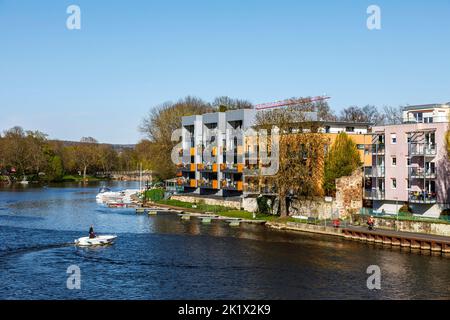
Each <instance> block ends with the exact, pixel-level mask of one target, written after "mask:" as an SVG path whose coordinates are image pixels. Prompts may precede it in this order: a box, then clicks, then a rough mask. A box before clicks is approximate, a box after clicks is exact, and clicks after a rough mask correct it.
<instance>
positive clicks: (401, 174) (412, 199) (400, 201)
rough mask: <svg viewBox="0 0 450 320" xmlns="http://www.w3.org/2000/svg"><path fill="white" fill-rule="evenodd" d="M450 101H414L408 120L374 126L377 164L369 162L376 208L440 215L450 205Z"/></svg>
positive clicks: (368, 194) (369, 188)
mask: <svg viewBox="0 0 450 320" xmlns="http://www.w3.org/2000/svg"><path fill="white" fill-rule="evenodd" d="M449 110H450V106H449V105H426V106H412V107H408V108H406V109H405V111H404V114H403V116H404V123H402V124H399V125H388V126H377V127H374V128H373V129H372V134H373V140H372V167H369V168H365V175H364V176H365V182H364V184H365V192H364V197H365V199H366V200H370V201H371V202H372V207H373V209H374V211H375V212H380V213H387V214H396V213H397V211H398V209H399V208H400V207H401V206H403V205H405V204H408V205H409V207H410V208H411V209H412V210H413V214H415V215H421V216H428V217H439V216H440V214H441V212H442V210H444V209H446V208H449V207H450V162H449V158H448V154H447V145H446V134H447V130H449V120H448V117H449Z"/></svg>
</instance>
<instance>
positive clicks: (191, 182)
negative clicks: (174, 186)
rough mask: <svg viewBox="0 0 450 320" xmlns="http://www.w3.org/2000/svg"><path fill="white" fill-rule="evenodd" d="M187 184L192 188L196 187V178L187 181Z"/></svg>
mask: <svg viewBox="0 0 450 320" xmlns="http://www.w3.org/2000/svg"><path fill="white" fill-rule="evenodd" d="M189 185H190V186H191V187H192V188H196V187H197V180H194V179H192V180H191V181H189Z"/></svg>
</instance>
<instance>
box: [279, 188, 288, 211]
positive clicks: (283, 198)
mask: <svg viewBox="0 0 450 320" xmlns="http://www.w3.org/2000/svg"><path fill="white" fill-rule="evenodd" d="M278 196H279V197H280V217H281V218H284V217H287V215H288V214H287V206H286V192H284V190H280V193H279V195H278Z"/></svg>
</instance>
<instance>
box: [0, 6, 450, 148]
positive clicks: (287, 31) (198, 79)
mask: <svg viewBox="0 0 450 320" xmlns="http://www.w3.org/2000/svg"><path fill="white" fill-rule="evenodd" d="M71 4H76V5H78V6H79V7H80V8H81V30H72V31H71V30H68V29H67V28H66V19H67V17H68V14H67V13H66V9H67V7H68V6H69V5H71ZM371 4H376V5H378V6H379V7H380V8H381V19H382V20H381V21H382V29H381V30H375V31H370V30H368V29H367V28H366V19H367V17H368V15H367V13H366V9H367V7H368V6H369V5H371ZM449 71H450V1H449V0H446V1H444V0H433V1H392V0H389V1H378V0H372V1H364V0H359V1H356V0H354V1H350V0H340V1H331V0H330V1H325V0H318V1H308V2H306V1H298V0H292V1H288V0H279V1H263V0H246V1H237V0H226V1H225V0H222V1H214V0H189V1H174V0H172V1H151V0H148V1H132V0H130V1H124V0H117V1H100V0H72V1H62V0H60V1H57V0H54V1H43V0H40V1H14V0H0V110H1V115H0V131H3V130H5V129H7V128H9V127H12V126H14V125H21V126H23V127H25V128H26V129H38V130H41V131H44V132H46V133H48V134H49V136H50V137H51V138H59V139H70V140H79V139H80V138H81V137H82V136H93V137H95V138H97V139H98V140H99V141H102V142H110V143H135V142H137V141H138V140H139V139H140V138H142V135H141V134H140V133H139V132H138V130H137V127H138V125H139V123H140V121H141V119H142V117H143V116H144V115H145V114H147V112H148V110H149V109H150V108H151V107H152V106H155V105H158V104H160V103H163V102H165V101H174V100H177V99H178V98H180V97H184V96H186V95H195V96H198V97H201V98H203V99H205V100H212V99H213V98H214V97H215V96H219V95H229V96H231V97H238V98H245V99H248V100H250V101H252V102H254V103H262V102H270V101H275V100H280V99H284V98H289V97H292V96H315V95H322V94H327V95H330V96H331V97H332V99H331V100H330V105H331V106H332V107H333V108H334V109H335V110H337V111H339V110H340V109H342V108H343V107H346V106H349V105H361V106H363V105H366V104H374V105H377V106H380V107H381V106H383V105H404V104H419V103H431V102H447V101H450V72H449Z"/></svg>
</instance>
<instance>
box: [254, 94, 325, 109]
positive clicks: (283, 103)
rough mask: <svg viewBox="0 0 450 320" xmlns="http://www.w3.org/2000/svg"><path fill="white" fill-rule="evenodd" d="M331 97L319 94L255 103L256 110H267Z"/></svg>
mask: <svg viewBox="0 0 450 320" xmlns="http://www.w3.org/2000/svg"><path fill="white" fill-rule="evenodd" d="M330 98H331V97H328V96H317V97H308V98H299V99H287V100H282V101H276V102H268V103H262V104H257V105H255V109H256V110H265V109H273V108H280V107H287V106H292V105H297V104H306V103H311V102H317V101H324V100H328V99H330Z"/></svg>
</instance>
